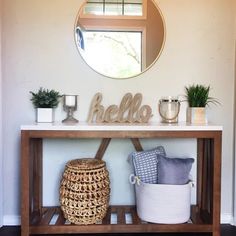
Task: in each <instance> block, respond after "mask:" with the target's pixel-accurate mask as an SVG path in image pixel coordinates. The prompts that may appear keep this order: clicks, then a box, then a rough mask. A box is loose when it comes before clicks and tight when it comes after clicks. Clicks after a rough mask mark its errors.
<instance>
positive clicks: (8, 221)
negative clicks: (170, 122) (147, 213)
mask: <svg viewBox="0 0 236 236" xmlns="http://www.w3.org/2000/svg"><path fill="white" fill-rule="evenodd" d="M220 222H221V224H232V225H235V224H236V219H234V218H233V216H232V214H227V213H225V214H221V221H220ZM20 223H21V220H20V216H16V215H5V216H4V217H3V225H9V226H11V225H20Z"/></svg>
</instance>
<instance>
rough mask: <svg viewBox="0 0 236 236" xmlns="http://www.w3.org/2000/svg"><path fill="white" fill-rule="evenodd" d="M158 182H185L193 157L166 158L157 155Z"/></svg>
mask: <svg viewBox="0 0 236 236" xmlns="http://www.w3.org/2000/svg"><path fill="white" fill-rule="evenodd" d="M157 160H158V163H157V172H158V177H157V179H158V181H157V183H158V184H186V183H187V182H188V181H189V173H190V170H191V168H192V164H193V162H194V159H193V158H168V157H166V156H163V155H157Z"/></svg>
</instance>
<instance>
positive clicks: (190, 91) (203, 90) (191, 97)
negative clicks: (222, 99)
mask: <svg viewBox="0 0 236 236" xmlns="http://www.w3.org/2000/svg"><path fill="white" fill-rule="evenodd" d="M210 89H211V88H210V86H204V85H199V84H197V85H194V84H193V85H190V86H188V87H185V93H186V98H187V102H188V104H189V107H206V106H207V105H209V103H214V104H218V103H219V102H218V101H217V100H216V99H215V98H212V97H210V96H209V92H210Z"/></svg>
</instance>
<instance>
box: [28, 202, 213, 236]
mask: <svg viewBox="0 0 236 236" xmlns="http://www.w3.org/2000/svg"><path fill="white" fill-rule="evenodd" d="M94 232H96V233H137V232H140V233H141V232H212V224H210V223H206V222H204V221H203V220H202V219H201V217H200V214H198V211H197V207H196V206H192V210H191V219H190V221H189V222H188V223H185V224H171V225H170V224H153V223H148V222H145V221H142V220H140V219H139V217H138V216H137V213H136V207H135V206H110V207H109V209H108V212H107V215H106V217H105V218H104V219H103V220H102V221H101V222H98V223H97V224H93V225H75V224H71V223H70V222H68V221H67V220H66V219H65V218H64V217H63V214H62V211H61V210H60V207H44V208H43V210H42V214H41V217H40V216H39V214H36V213H33V214H31V223H30V233H31V234H62V233H94Z"/></svg>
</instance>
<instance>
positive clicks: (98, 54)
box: [75, 0, 165, 79]
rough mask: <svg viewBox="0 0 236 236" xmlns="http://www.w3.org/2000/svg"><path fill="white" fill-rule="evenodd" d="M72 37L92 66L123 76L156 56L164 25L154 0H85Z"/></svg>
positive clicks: (149, 63)
mask: <svg viewBox="0 0 236 236" xmlns="http://www.w3.org/2000/svg"><path fill="white" fill-rule="evenodd" d="M75 40H76V45H77V48H78V50H79V52H80V55H81V56H82V58H83V59H84V60H85V62H86V63H87V64H88V65H89V66H90V67H91V68H92V69H94V70H95V71H96V72H98V73H100V74H102V75H105V76H107V77H110V78H115V79H126V78H132V77H134V76H137V75H139V74H141V73H142V72H144V71H146V70H147V69H148V68H150V67H151V66H152V65H153V64H154V62H155V61H156V60H157V59H158V58H159V56H160V54H161V51H162V48H163V45H164V41H165V25H164V21H163V17H162V14H161V12H160V9H159V8H158V7H157V5H156V3H155V1H154V0H87V1H85V2H84V4H83V5H82V7H81V8H80V10H79V13H78V16H77V19H76V24H75Z"/></svg>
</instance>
